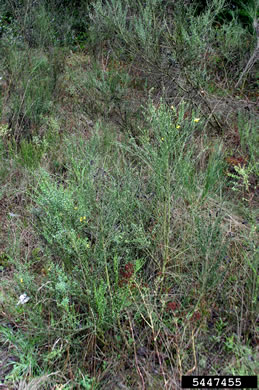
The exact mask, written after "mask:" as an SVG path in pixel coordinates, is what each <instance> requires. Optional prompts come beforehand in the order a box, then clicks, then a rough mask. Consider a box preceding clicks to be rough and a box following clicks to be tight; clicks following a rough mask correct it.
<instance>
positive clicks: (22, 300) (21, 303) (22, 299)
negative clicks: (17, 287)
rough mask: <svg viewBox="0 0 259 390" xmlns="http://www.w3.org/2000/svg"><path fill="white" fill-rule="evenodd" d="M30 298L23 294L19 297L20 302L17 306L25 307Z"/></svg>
mask: <svg viewBox="0 0 259 390" xmlns="http://www.w3.org/2000/svg"><path fill="white" fill-rule="evenodd" d="M29 299H30V298H29V297H28V296H27V294H22V295H20V296H19V302H18V303H17V306H18V305H24V304H25V303H27V302H28V301H29Z"/></svg>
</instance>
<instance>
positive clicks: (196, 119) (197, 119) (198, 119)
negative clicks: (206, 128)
mask: <svg viewBox="0 0 259 390" xmlns="http://www.w3.org/2000/svg"><path fill="white" fill-rule="evenodd" d="M200 120H201V118H194V120H193V122H195V123H198V122H199V121H200Z"/></svg>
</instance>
